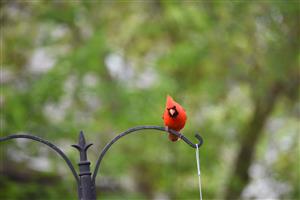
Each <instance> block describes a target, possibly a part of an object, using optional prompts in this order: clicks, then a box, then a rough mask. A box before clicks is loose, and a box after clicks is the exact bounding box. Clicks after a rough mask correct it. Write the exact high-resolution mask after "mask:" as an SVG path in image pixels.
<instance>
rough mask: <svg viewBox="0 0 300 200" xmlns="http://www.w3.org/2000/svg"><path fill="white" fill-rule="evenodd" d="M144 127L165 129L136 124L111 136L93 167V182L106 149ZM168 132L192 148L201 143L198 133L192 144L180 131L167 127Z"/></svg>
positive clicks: (158, 128)
mask: <svg viewBox="0 0 300 200" xmlns="http://www.w3.org/2000/svg"><path fill="white" fill-rule="evenodd" d="M146 129H152V130H159V131H166V132H167V130H166V128H165V127H162V126H137V127H134V128H130V129H128V130H127V131H124V132H122V133H120V134H119V135H117V136H116V137H115V138H113V139H112V140H111V141H110V142H109V143H107V144H106V146H105V147H104V148H103V150H102V152H101V154H100V156H99V158H98V160H97V162H96V165H95V169H94V173H93V177H92V181H93V182H94V183H95V181H96V176H97V172H98V170H99V167H100V164H101V161H102V159H103V157H104V156H105V154H106V152H107V151H108V149H109V148H110V147H111V146H112V145H113V144H114V143H115V142H116V141H117V140H119V139H120V138H122V137H124V136H125V135H128V134H130V133H134V132H136V131H139V130H146ZM168 132H170V133H172V134H174V135H177V136H178V137H179V138H181V139H182V140H183V141H184V142H185V143H187V144H188V145H190V146H191V147H193V148H197V146H198V148H199V147H200V146H201V145H202V144H203V139H202V137H201V136H200V135H199V134H196V135H195V137H196V138H197V140H198V141H199V143H198V144H194V143H192V142H191V141H190V140H189V139H187V138H186V137H185V136H184V135H182V134H181V133H179V132H177V131H175V130H172V129H168Z"/></svg>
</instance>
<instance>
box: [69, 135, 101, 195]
mask: <svg viewBox="0 0 300 200" xmlns="http://www.w3.org/2000/svg"><path fill="white" fill-rule="evenodd" d="M92 145H93V144H92V143H89V144H87V143H86V142H85V138H84V134H83V132H82V131H80V133H79V139H78V144H73V145H72V146H73V147H75V148H76V149H77V150H78V151H79V153H80V161H79V162H78V166H79V189H78V195H79V198H80V199H84V200H85V199H88V200H94V199H96V191H95V183H94V182H92V178H91V175H92V173H91V171H90V164H91V163H90V161H88V159H87V153H86V152H87V150H88V148H89V147H90V146H92Z"/></svg>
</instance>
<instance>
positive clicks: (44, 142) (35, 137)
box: [0, 135, 79, 184]
mask: <svg viewBox="0 0 300 200" xmlns="http://www.w3.org/2000/svg"><path fill="white" fill-rule="evenodd" d="M16 138H24V139H30V140H34V141H37V142H40V143H43V144H45V145H47V146H48V147H50V148H51V149H53V150H54V151H56V153H58V154H59V155H60V156H61V157H62V158H63V159H64V160H65V161H66V163H67V165H68V166H69V168H70V170H71V171H72V173H73V175H74V178H75V179H76V181H77V183H78V184H79V177H78V175H77V173H76V170H75V168H74V166H73V165H72V163H71V161H70V160H69V158H68V157H67V156H66V154H64V152H62V150H60V149H59V148H58V147H57V146H55V145H54V144H52V143H51V142H48V141H47V140H44V139H42V138H39V137H37V136H33V135H9V136H7V137H1V138H0V142H4V141H6V140H10V139H16Z"/></svg>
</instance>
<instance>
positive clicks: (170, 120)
mask: <svg viewBox="0 0 300 200" xmlns="http://www.w3.org/2000/svg"><path fill="white" fill-rule="evenodd" d="M162 118H163V120H164V124H165V126H166V130H167V131H168V129H173V130H175V131H180V130H181V129H183V128H184V125H185V122H186V120H187V116H186V112H185V110H184V109H183V107H182V106H181V105H180V104H179V103H177V102H176V101H174V99H173V98H172V97H171V96H170V95H167V101H166V108H165V110H164V113H163V116H162ZM169 140H171V141H172V142H176V141H178V140H179V137H178V136H177V135H174V134H172V133H170V132H169Z"/></svg>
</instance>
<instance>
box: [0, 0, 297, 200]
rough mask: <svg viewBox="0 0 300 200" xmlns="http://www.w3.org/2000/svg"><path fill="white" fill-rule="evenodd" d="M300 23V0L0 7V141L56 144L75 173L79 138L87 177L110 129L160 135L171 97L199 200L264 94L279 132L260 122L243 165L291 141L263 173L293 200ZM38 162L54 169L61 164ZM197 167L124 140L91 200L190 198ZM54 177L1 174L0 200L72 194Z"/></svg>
mask: <svg viewBox="0 0 300 200" xmlns="http://www.w3.org/2000/svg"><path fill="white" fill-rule="evenodd" d="M299 27H300V26H299V2H297V1H260V2H250V1H245V2H243V1H234V2H229V1H214V2H209V1H182V2H181V1H174V2H172V1H99V2H94V1H53V2H52V1H1V41H2V42H1V48H2V51H1V52H2V53H1V101H0V106H1V119H0V120H1V136H6V135H9V134H13V133H20V132H26V133H31V134H35V135H38V136H41V137H43V138H45V139H49V140H51V141H53V142H57V143H58V144H61V146H62V147H63V148H64V150H66V151H67V153H68V155H69V156H71V158H72V161H73V163H74V164H75V163H76V161H77V152H75V150H74V151H73V150H71V147H69V146H67V145H65V142H66V141H67V143H68V144H73V143H75V142H76V139H77V137H78V132H79V131H80V130H83V131H84V132H85V134H86V137H87V140H88V141H91V142H93V143H94V146H93V147H92V148H91V150H90V152H89V153H90V154H89V159H90V160H91V162H92V166H91V167H92V168H93V167H94V165H93V163H95V160H96V159H97V156H98V155H99V151H100V149H101V148H102V147H103V146H104V145H105V144H106V143H107V142H108V141H109V140H110V139H112V138H113V137H114V136H115V135H116V134H117V133H120V132H122V131H124V130H126V129H127V128H130V127H133V126H137V125H163V122H162V119H161V115H162V112H163V109H164V104H165V98H166V95H167V94H170V95H172V96H173V97H174V98H175V100H177V101H178V102H180V103H181V104H182V105H183V106H184V107H185V109H186V111H187V113H188V122H187V124H186V127H185V129H184V130H183V133H184V134H185V135H186V136H187V137H189V138H191V139H192V138H193V135H194V133H195V132H198V131H199V132H200V133H201V135H202V136H203V138H204V141H205V143H204V145H203V147H202V148H201V151H200V155H201V164H202V165H201V169H202V179H203V180H202V185H203V196H204V197H205V199H219V198H224V196H225V190H226V186H227V181H226V180H228V178H229V176H230V173H231V169H232V168H233V165H234V162H233V161H234V158H235V156H236V154H237V151H238V149H239V146H240V144H241V138H243V136H244V135H245V127H247V125H249V123H250V121H251V118H252V117H253V116H254V113H255V108H256V107H257V105H261V107H259V108H262V109H263V108H264V107H265V105H266V104H268V103H269V102H270V101H273V100H272V99H268V98H267V97H268V96H267V97H266V94H268V93H269V92H270V91H273V90H274V91H276V94H277V93H278V94H279V95H278V96H276V101H274V104H275V106H274V108H272V112H271V113H270V114H269V115H267V116H266V119H268V120H269V121H272V120H275V121H276V119H277V120H280V124H281V125H279V128H275V129H274V128H269V129H268V127H269V126H267V122H268V120H266V122H265V126H264V129H263V133H264V135H263V137H262V138H261V140H260V141H259V143H258V146H257V151H256V153H255V159H254V160H255V161H257V162H262V160H264V159H266V158H265V157H266V152H267V148H268V144H269V143H270V141H273V140H275V141H276V143H275V144H277V145H279V146H280V145H282V142H280V141H285V140H292V141H294V142H293V143H292V144H290V145H288V146H287V147H286V148H280V149H281V150H280V151H279V152H278V154H276V155H277V156H276V159H275V161H274V162H273V163H272V165H271V167H270V166H269V165H267V166H268V167H270V168H269V169H268V172H269V173H270V176H271V177H272V178H274V180H276V181H279V182H283V183H285V184H287V185H288V186H289V187H290V190H288V192H285V193H283V194H281V196H280V198H284V199H296V198H299V170H298V168H299V160H300V157H299V134H298V135H297V132H298V133H299V125H298V122H299V102H298V101H299V93H298V92H299V87H298V83H299V58H300V55H299ZM41 54H42V56H41ZM35 56H36V57H38V56H40V57H41V58H40V60H39V62H38V63H37V64H35V63H33V61H32V60H33V59H34V57H35ZM49 63H50V64H49ZM47 66H48V67H47ZM295 88H296V90H295ZM277 91H278V92H277ZM274 99H275V98H274ZM275 127H277V125H276V126H275ZM148 132H149V131H148ZM153 132H154V131H153ZM273 132H274V136H272V134H273ZM270 138H271V139H270ZM286 138H289V139H286ZM194 141H195V142H196V140H194ZM13 144H14V145H13ZM28 144H30V145H29V146H30V147H29V148H23V149H22V148H21V149H19V150H20V151H24V149H25V151H26V153H27V154H28V155H29V156H35V154H39V153H38V152H36V151H37V149H39V148H40V146H39V144H33V143H32V145H31V143H28ZM10 148H17V149H18V148H19V146H18V143H13V142H10V143H9V144H5V145H4V144H1V159H0V162H1V165H3V166H5V165H6V162H5V160H6V159H8V157H9V156H11V154H12V153H11V151H10ZM49 159H50V160H51V162H50V163H51V169H50V171H51V173H54V171H55V170H57V169H60V168H63V167H62V166H61V165H63V164H62V160H60V159H58V158H54V157H52V156H51V157H49ZM15 162H16V161H15ZM195 162H196V161H195V155H194V151H193V149H191V148H189V147H188V146H187V145H185V144H184V143H183V142H177V143H171V142H169V141H168V140H167V135H166V134H162V133H152V132H151V131H150V132H149V133H141V134H136V135H131V136H127V138H124V139H122V140H120V141H118V143H117V144H116V145H114V146H113V147H112V149H111V150H110V151H109V153H108V154H107V156H106V157H105V158H104V160H103V165H102V166H101V169H100V173H99V176H98V180H97V181H98V183H99V184H100V183H101V182H102V181H105V180H106V179H107V178H108V180H113V182H114V183H115V182H116V183H117V184H119V185H120V188H121V189H120V190H117V191H110V190H105V189H103V190H101V191H98V196H99V198H100V199H154V198H157V199H159V198H166V199H197V198H198V195H199V194H198V185H197V177H196V163H195ZM60 164H61V165H60ZM59 173H60V175H62V176H71V173H68V172H65V171H64V170H62V171H60V172H59ZM62 180H63V181H60V182H59V183H58V184H55V185H52V186H45V185H41V184H38V183H34V182H30V183H28V184H24V183H21V182H19V181H17V180H10V179H9V177H8V178H7V177H6V176H5V174H3V175H2V174H1V177H0V185H1V189H0V193H1V195H0V197H1V199H29V196H30V199H60V198H64V199H72V198H75V196H76V193H75V190H74V188H73V187H72V186H73V182H71V180H69V179H66V180H65V179H62ZM124 185H125V186H124ZM52 187H53V188H52ZM73 190H74V192H73Z"/></svg>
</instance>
